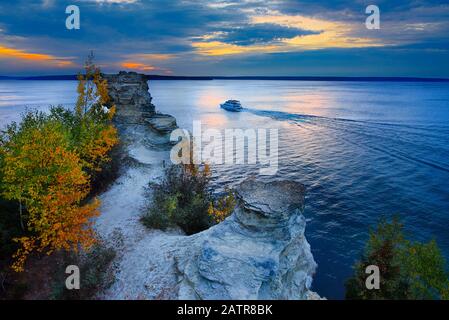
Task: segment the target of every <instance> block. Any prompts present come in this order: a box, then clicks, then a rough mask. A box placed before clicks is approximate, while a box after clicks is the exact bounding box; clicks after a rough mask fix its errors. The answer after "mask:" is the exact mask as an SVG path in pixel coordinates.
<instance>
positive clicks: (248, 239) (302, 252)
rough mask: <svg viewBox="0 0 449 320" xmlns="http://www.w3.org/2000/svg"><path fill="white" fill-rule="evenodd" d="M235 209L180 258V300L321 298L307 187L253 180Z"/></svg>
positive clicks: (189, 243)
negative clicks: (306, 211) (308, 230)
mask: <svg viewBox="0 0 449 320" xmlns="http://www.w3.org/2000/svg"><path fill="white" fill-rule="evenodd" d="M237 194H238V199H239V201H238V206H237V208H236V209H235V211H234V213H233V214H232V215H231V216H230V217H229V218H228V219H226V220H225V221H224V222H223V223H220V224H218V225H216V226H214V227H212V228H210V229H209V230H206V231H204V232H202V233H200V234H198V235H196V236H191V237H188V238H186V239H185V242H186V244H184V245H183V246H184V247H186V250H182V251H181V252H180V253H179V254H178V255H176V256H175V261H176V267H177V270H178V273H179V274H178V281H179V291H178V298H180V299H237V300H240V299H243V300H245V299H317V298H319V296H318V295H317V294H315V293H314V292H312V291H310V286H311V284H312V276H313V274H314V272H315V269H316V263H315V261H314V259H313V256H312V253H311V252H310V246H309V244H308V242H307V240H306V239H305V237H304V230H305V226H306V222H305V219H304V216H303V215H302V214H301V211H302V210H303V207H304V187H303V186H302V185H301V184H299V183H296V182H293V181H277V182H271V183H263V182H258V181H256V180H254V179H249V180H246V181H245V182H243V183H242V184H241V185H240V186H239V188H238V189H237Z"/></svg>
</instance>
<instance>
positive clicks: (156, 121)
mask: <svg viewBox="0 0 449 320" xmlns="http://www.w3.org/2000/svg"><path fill="white" fill-rule="evenodd" d="M104 78H105V79H106V80H107V81H108V90H109V96H110V97H111V100H112V101H111V102H112V104H114V105H115V106H116V108H117V112H116V115H115V118H114V121H115V122H116V124H117V126H118V128H119V130H121V131H122V130H126V129H127V128H129V127H130V126H144V127H145V128H140V131H142V129H143V130H145V129H151V131H152V132H151V133H148V134H147V135H153V137H152V139H151V140H152V141H151V144H153V145H159V146H161V145H164V144H167V143H169V141H170V133H171V132H172V131H173V130H175V129H176V128H177V127H178V126H177V124H176V119H175V118H174V117H173V116H171V115H168V114H162V113H158V112H156V108H155V106H154V105H153V104H152V102H151V101H152V97H151V95H150V93H149V91H148V89H149V88H148V80H147V77H146V76H145V75H144V74H140V73H136V72H125V71H120V72H119V73H118V74H116V75H104ZM147 140H148V139H147ZM148 141H149V140H148Z"/></svg>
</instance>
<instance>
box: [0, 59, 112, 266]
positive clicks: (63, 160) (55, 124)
mask: <svg viewBox="0 0 449 320" xmlns="http://www.w3.org/2000/svg"><path fill="white" fill-rule="evenodd" d="M90 70H95V72H94V73H93V74H92V73H91V71H90ZM82 77H83V78H82V79H81V76H80V80H79V86H78V92H79V98H78V103H77V105H76V109H75V110H74V111H72V110H66V109H63V108H62V107H56V108H52V109H51V111H50V113H49V114H44V113H42V112H29V113H27V114H26V115H25V116H24V117H23V119H22V122H21V123H20V124H16V123H13V124H11V125H9V126H8V128H7V130H6V132H5V133H4V134H3V135H2V137H1V139H0V156H1V160H2V166H1V168H0V171H1V172H0V176H1V179H2V181H1V184H0V192H1V194H2V195H3V197H4V198H6V199H8V200H15V201H18V203H19V214H20V217H21V221H22V225H23V228H24V229H25V230H24V235H23V236H22V237H20V238H17V239H15V241H17V242H19V244H20V245H21V246H20V248H19V249H18V251H17V252H16V253H15V254H14V258H15V261H14V263H13V266H12V267H13V269H14V270H15V271H23V270H24V266H25V262H26V259H27V257H28V256H29V254H30V253H32V252H34V251H37V252H45V253H47V254H51V253H52V252H53V251H55V250H60V249H65V250H73V251H77V250H79V249H80V248H83V249H87V248H89V247H90V246H91V245H92V244H93V243H95V233H94V231H93V228H92V218H93V217H95V216H97V215H98V214H99V212H98V206H99V201H98V200H97V199H90V201H87V200H88V199H86V197H87V196H88V195H89V193H90V190H91V179H92V175H93V174H95V173H96V172H99V171H101V168H102V165H103V164H104V163H105V162H107V161H108V160H109V155H108V154H109V152H110V151H111V149H112V148H113V147H114V146H115V145H116V144H117V143H118V137H117V131H116V129H115V127H114V126H113V125H112V122H111V119H112V117H113V115H114V108H110V109H105V108H104V104H105V103H107V102H108V99H109V97H108V96H107V83H106V81H105V80H102V79H101V73H100V70H99V69H98V68H96V67H94V65H93V63H92V56H90V57H89V59H88V63H86V74H85V75H84V76H82ZM81 87H84V90H81Z"/></svg>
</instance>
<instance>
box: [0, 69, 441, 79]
mask: <svg viewBox="0 0 449 320" xmlns="http://www.w3.org/2000/svg"><path fill="white" fill-rule="evenodd" d="M130 72H136V71H130ZM136 73H139V72H136ZM105 74H118V73H105ZM140 74H143V75H145V76H146V77H147V78H148V80H297V81H407V82H449V78H442V77H415V76H184V75H159V74H145V73H140ZM0 80H77V75H76V74H66V75H41V76H5V75H0Z"/></svg>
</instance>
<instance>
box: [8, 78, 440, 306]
mask: <svg viewBox="0 0 449 320" xmlns="http://www.w3.org/2000/svg"><path fill="white" fill-rule="evenodd" d="M150 92H151V94H152V96H153V102H154V104H155V105H156V106H157V108H158V109H159V110H160V111H161V112H166V113H170V114H172V115H174V116H175V117H176V118H177V121H178V124H179V126H180V127H183V128H187V129H191V128H192V121H194V120H201V122H202V124H203V126H204V127H206V128H211V127H213V128H217V129H225V128H241V129H245V128H278V129H279V170H278V172H277V174H276V175H275V176H272V177H260V178H261V179H293V180H296V181H299V182H301V183H303V184H304V185H305V186H306V187H307V202H306V210H305V216H306V218H307V220H308V224H307V229H306V236H307V239H308V241H309V242H310V244H311V248H312V252H313V255H314V257H315V260H316V261H317V263H318V269H317V274H316V276H315V278H314V285H313V287H314V289H315V290H316V291H317V292H318V293H319V294H320V295H322V296H325V297H328V298H343V297H344V281H345V280H346V279H347V278H348V277H349V276H350V275H351V273H352V269H351V266H352V265H353V263H354V261H355V260H356V259H357V258H358V257H359V256H360V253H361V250H362V249H363V246H364V243H365V241H366V239H367V233H368V229H369V227H371V226H373V225H374V224H375V223H376V222H377V221H378V220H379V218H380V217H381V216H387V217H389V216H392V215H394V214H399V215H400V216H401V217H402V218H403V222H404V224H405V226H406V230H407V232H408V233H409V235H410V237H411V238H413V239H416V240H421V241H424V240H429V239H432V238H435V239H436V240H437V242H438V244H439V246H440V247H441V249H442V250H443V252H444V254H445V256H446V258H447V259H449V232H448V225H449V84H448V83H399V82H393V83H392V82H307V81H231V80H220V81H152V82H150ZM75 99H76V82H74V81H0V127H2V126H4V125H5V124H6V123H8V122H10V121H12V120H17V119H19V115H20V113H21V112H23V111H24V110H25V108H26V107H31V108H37V107H40V108H41V109H42V110H45V109H46V108H48V105H50V104H53V105H56V104H63V105H66V106H68V107H70V106H73V102H74V101H75ZM227 99H238V100H240V101H241V102H242V105H243V106H244V107H245V108H246V110H245V111H244V112H241V113H230V112H226V111H224V110H222V109H220V108H219V107H218V105H219V103H222V102H223V101H225V100H227ZM258 169H259V168H258V167H257V166H254V165H233V166H230V165H221V166H219V165H216V166H214V168H213V174H214V183H215V185H216V186H217V187H220V188H222V187H223V186H225V185H226V186H233V185H235V184H237V183H239V182H241V181H242V180H244V179H245V178H246V177H248V176H250V175H258Z"/></svg>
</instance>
